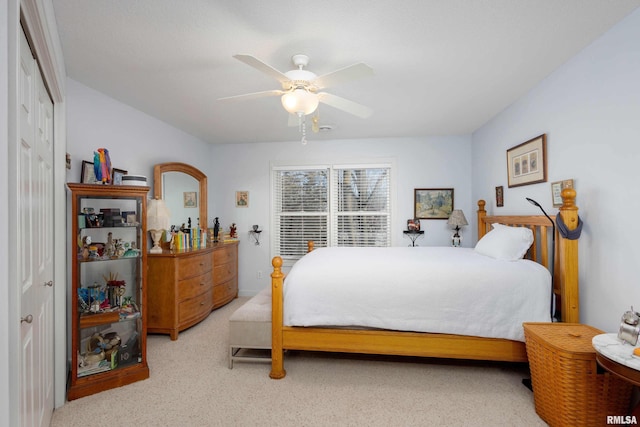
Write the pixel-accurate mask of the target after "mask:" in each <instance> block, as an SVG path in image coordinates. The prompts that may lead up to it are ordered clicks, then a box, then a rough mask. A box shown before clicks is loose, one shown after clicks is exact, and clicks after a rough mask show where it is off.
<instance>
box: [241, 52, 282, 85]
mask: <svg viewBox="0 0 640 427" xmlns="http://www.w3.org/2000/svg"><path fill="white" fill-rule="evenodd" d="M233 57H234V58H236V59H237V60H238V61H242V62H244V63H245V64H247V65H249V66H250V67H253V68H255V69H256V70H258V71H262V72H263V73H265V74H266V75H268V76H271V77H273V78H274V79H276V80H277V81H279V82H280V83H282V84H285V83H287V82H289V78H288V77H287V76H285V75H284V73H281V72H280V71H278V70H276V69H275V68H273V67H272V66H271V65H269V64H267V63H265V62H263V61H261V60H259V59H258V58H256V57H255V56H251V55H233Z"/></svg>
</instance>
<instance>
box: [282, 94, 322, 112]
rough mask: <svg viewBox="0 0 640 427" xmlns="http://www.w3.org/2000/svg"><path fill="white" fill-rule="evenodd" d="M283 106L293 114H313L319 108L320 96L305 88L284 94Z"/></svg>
mask: <svg viewBox="0 0 640 427" xmlns="http://www.w3.org/2000/svg"><path fill="white" fill-rule="evenodd" d="M281 101H282V106H283V107H284V109H285V110H287V111H288V112H289V113H291V114H299V113H302V114H304V115H307V114H311V113H313V112H314V111H316V108H318V103H319V100H318V96H317V95H316V94H314V93H311V92H309V91H307V90H306V89H303V88H298V89H294V90H293V91H291V92H287V93H285V94H284V95H282V98H281Z"/></svg>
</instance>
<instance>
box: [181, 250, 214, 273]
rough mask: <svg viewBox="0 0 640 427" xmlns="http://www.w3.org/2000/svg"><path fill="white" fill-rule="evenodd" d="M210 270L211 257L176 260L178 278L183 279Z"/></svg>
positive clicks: (205, 255)
mask: <svg viewBox="0 0 640 427" xmlns="http://www.w3.org/2000/svg"><path fill="white" fill-rule="evenodd" d="M210 270H211V256H210V255H209V254H202V255H196V256H190V257H182V258H179V259H178V277H179V278H180V279H185V278H188V277H194V276H199V275H201V274H203V273H206V272H207V271H210Z"/></svg>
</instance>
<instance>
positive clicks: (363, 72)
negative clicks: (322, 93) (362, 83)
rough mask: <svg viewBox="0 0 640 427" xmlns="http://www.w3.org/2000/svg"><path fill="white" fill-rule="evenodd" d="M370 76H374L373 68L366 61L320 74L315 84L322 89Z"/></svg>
mask: <svg viewBox="0 0 640 427" xmlns="http://www.w3.org/2000/svg"><path fill="white" fill-rule="evenodd" d="M369 76H373V68H371V67H369V66H368V65H367V64H365V63H364V62H359V63H357V64H353V65H350V66H348V67H345V68H341V69H339V70H336V71H334V72H332V73H328V74H324V75H322V76H319V77H317V78H316V79H315V80H314V81H313V85H314V86H315V87H317V88H318V89H322V88H325V87H329V86H336V85H339V84H341V83H344V82H348V81H349V80H355V79H360V78H362V77H369Z"/></svg>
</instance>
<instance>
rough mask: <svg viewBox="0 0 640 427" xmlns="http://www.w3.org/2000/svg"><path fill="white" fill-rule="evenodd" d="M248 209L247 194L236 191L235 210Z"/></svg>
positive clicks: (246, 192)
mask: <svg viewBox="0 0 640 427" xmlns="http://www.w3.org/2000/svg"><path fill="white" fill-rule="evenodd" d="M248 207H249V192H248V191H236V208H248Z"/></svg>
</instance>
